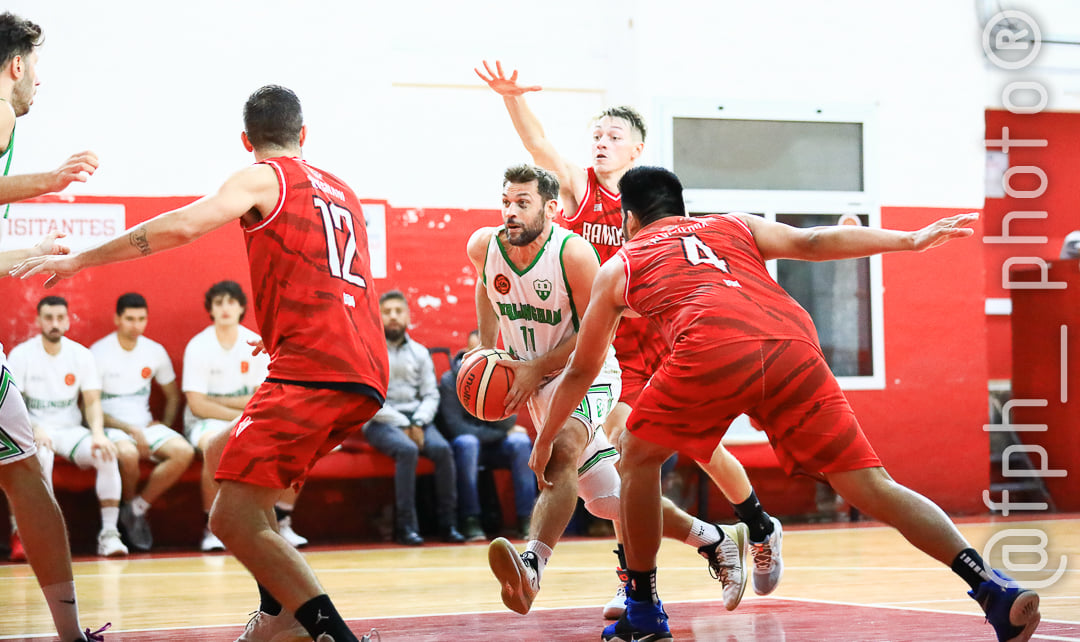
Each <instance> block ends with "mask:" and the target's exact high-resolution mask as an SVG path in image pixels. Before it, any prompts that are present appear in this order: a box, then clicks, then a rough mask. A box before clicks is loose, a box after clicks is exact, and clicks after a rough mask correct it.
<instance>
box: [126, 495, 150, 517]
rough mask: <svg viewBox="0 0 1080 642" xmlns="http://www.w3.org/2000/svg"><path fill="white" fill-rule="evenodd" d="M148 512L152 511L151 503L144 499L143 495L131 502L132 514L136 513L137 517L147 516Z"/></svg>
mask: <svg viewBox="0 0 1080 642" xmlns="http://www.w3.org/2000/svg"><path fill="white" fill-rule="evenodd" d="M148 510H150V502H148V501H146V500H145V499H143V497H142V495H138V496H136V497H135V499H133V500H131V512H132V513H135V515H137V516H142V515H145V514H146V511H148Z"/></svg>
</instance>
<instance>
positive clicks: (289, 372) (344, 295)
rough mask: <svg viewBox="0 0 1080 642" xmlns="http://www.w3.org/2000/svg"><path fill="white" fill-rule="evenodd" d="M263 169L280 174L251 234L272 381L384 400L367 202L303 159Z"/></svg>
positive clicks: (275, 161)
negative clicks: (319, 385)
mask: <svg viewBox="0 0 1080 642" xmlns="http://www.w3.org/2000/svg"><path fill="white" fill-rule="evenodd" d="M262 162H263V164H266V165H268V166H270V167H272V168H273V169H274V171H275V172H276V173H277V178H278V185H279V188H280V190H281V195H280V197H279V198H278V202H277V205H276V206H275V207H274V210H273V211H272V212H270V213H268V214H267V215H266V217H265V218H263V219H262V220H261V221H259V222H258V223H256V224H255V225H252V226H250V227H246V228H245V229H244V231H245V240H246V242H247V251H248V262H249V263H250V267H251V285H252V290H253V294H254V297H253V298H254V309H255V317H256V321H257V322H258V324H259V332H260V334H261V335H262V339H263V343H264V345H265V346H266V350H267V352H268V353H269V354H270V376H271V377H275V378H278V379H284V380H291V381H310V382H339V383H340V382H349V383H359V384H364V385H367V386H370V387H371V388H374V389H375V390H376V391H378V392H379V394H381V395H383V396H384V397H385V396H386V385H387V377H388V372H389V365H388V359H387V354H386V339H385V337H384V335H383V328H382V318H381V316H380V314H379V302H378V299H379V297H378V294H377V293H376V292H375V291H374V283H373V281H372V278H371V259H370V258H369V257H368V241H367V227H366V225H365V223H364V214H363V211H362V210H361V207H360V201H359V200H358V199H357V198H356V195H355V194H354V193H353V191H352V190H351V189H350V188H349V186H348V185H346V184H345V183H344V182H342V181H341V180H340V179H339V178H337V177H336V176H334V175H332V174H330V173H328V172H324V171H323V170H320V169H316V168H315V167H312V166H311V165H308V164H307V163H305V162H304V161H303V160H300V159H298V158H285V157H279V158H270V159H267V160H265V161H262Z"/></svg>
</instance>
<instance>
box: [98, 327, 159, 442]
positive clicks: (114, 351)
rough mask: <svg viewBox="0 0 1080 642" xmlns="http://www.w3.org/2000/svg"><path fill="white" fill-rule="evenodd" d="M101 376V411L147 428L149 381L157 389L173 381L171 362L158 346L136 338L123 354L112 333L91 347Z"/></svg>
mask: <svg viewBox="0 0 1080 642" xmlns="http://www.w3.org/2000/svg"><path fill="white" fill-rule="evenodd" d="M90 352H91V353H93V355H94V361H96V362H97V366H98V371H99V372H100V373H101V409H102V410H104V411H105V412H106V413H107V414H109V415H111V416H113V417H116V418H117V419H119V420H120V421H123V422H125V423H129V424H134V425H136V426H140V427H144V428H145V427H146V426H149V425H150V424H151V423H153V421H154V418H153V417H152V416H151V415H150V379H151V378H153V379H156V380H157V382H158V383H159V384H160V385H165V384H168V383H172V382H173V381H175V380H176V373H175V372H174V371H173V366H172V361H171V360H170V359H169V355H168V353H167V352H165V348H164V347H163V346H162V345H161V344H160V343H158V342H156V341H152V340H150V339H147V338H146V337H139V338H138V339H136V341H135V347H134V348H133V349H132V350H130V351H129V350H125V349H124V348H123V346H121V345H120V339H119V338H118V337H117V336H116V333H115V332H113V333H112V334H110V335H109V336H107V337H105V338H103V339H101V340H100V341H98V342H97V343H95V344H94V345H92V346H90Z"/></svg>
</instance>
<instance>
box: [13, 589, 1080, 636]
mask: <svg viewBox="0 0 1080 642" xmlns="http://www.w3.org/2000/svg"><path fill="white" fill-rule="evenodd" d="M667 611H668V614H669V615H670V616H671V630H672V633H673V635H674V636H675V639H676V640H679V641H688V640H701V641H708V642H916V641H918V642H924V641H934V642H938V641H942V642H945V641H950V640H963V641H977V640H987V641H989V642H993V640H994V639H995V638H994V632H993V629H992V628H991V627H990V625H989V624H987V623H985V622H984V621H983V620H982V618H979V617H976V616H971V615H963V614H951V613H940V612H931V611H915V610H906V609H903V610H902V609H890V608H877V607H872V606H857V605H846V604H831V603H821V602H804V601H795V600H787V599H779V598H777V599H757V600H753V601H750V602H744V603H743V604H742V605H741V606H740V607H739V609H738V611H736V612H733V613H729V612H727V611H725V610H724V608H723V606H722V605H721V604H720V602H681V603H674V604H670V605H668V608H667ZM349 624H350V626H351V628H352V629H353V630H354V631H356V632H357V633H358V634H363V633H366V632H367V631H368V629H370V628H375V629H377V630H378V631H379V636H380V637H379V639H380V640H381V641H382V642H394V641H395V640H410V641H413V642H428V641H430V642H434V641H436V640H438V641H440V642H445V641H446V640H485V641H486V640H499V641H515V642H517V641H521V642H526V641H527V642H533V641H537V642H539V641H543V642H555V641H571V640H573V641H577V640H599V639H600V631H601V629H602V628H603V626H604V625H605V623H604V622H603V621H602V620H601V619H600V618H599V617H598V614H597V609H596V608H595V607H590V608H587V609H586V608H574V609H551V610H539V611H535V612H533V613H531V614H529V615H528V616H524V617H523V616H519V615H517V614H514V613H509V612H506V613H480V614H462V615H449V616H429V617H411V618H387V619H370V620H353V621H350V623H349ZM240 631H241V629H240V628H239V627H207V628H197V629H184V630H175V629H174V630H157V631H110V632H108V634H107V635H106V640H107V641H108V642H174V641H176V640H195V641H210V640H213V641H220V640H224V641H231V640H235V639H236V636H237V635H239V634H240ZM3 639H5V640H8V639H13V640H23V641H24V642H40V641H41V640H42V639H44V638H3ZM1040 639H1043V640H1057V641H1061V642H1069V641H1076V642H1080V624H1068V623H1058V622H1047V621H1044V622H1043V623H1042V624H1041V625H1040V626H1039V630H1038V631H1037V632H1036V634H1035V637H1034V638H1033V640H1040Z"/></svg>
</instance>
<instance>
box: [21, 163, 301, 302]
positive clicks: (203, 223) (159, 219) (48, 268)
mask: <svg viewBox="0 0 1080 642" xmlns="http://www.w3.org/2000/svg"><path fill="white" fill-rule="evenodd" d="M279 192H280V189H279V187H278V182H277V175H276V174H275V172H274V170H273V169H272V168H271V167H270V166H268V165H252V166H250V167H247V168H245V169H242V170H240V171H239V172H237V173H235V174H233V175H232V176H231V177H230V178H229V179H228V180H227V181H225V183H224V184H223V185H222V186H221V187H220V188H219V189H218V191H217V192H216V193H214V194H212V195H210V196H205V197H203V198H201V199H199V200H197V201H195V202H194V203H192V204H190V205H187V206H184V207H181V208H179V209H176V210H172V211H171V212H166V213H164V214H160V215H158V216H156V217H154V218H152V219H150V220H149V221H146V222H145V223H141V224H139V225H136V226H135V227H133V228H130V229H128V230H126V231H125V232H123V233H122V234H121V235H120V236H117V237H116V238H114V239H112V240H110V241H105V242H104V243H101V244H99V245H97V246H95V247H93V248H90V249H88V250H86V251H83V252H79V253H77V254H72V255H70V256H66V257H38V258H33V259H29V260H26V261H24V262H23V263H21V264H20V265H18V266H17V267H16V268H15V269H14V270H12V272H11V273H12V275H13V276H19V277H21V278H24V279H25V278H28V277H30V276H33V275H35V274H39V273H41V274H45V275H48V276H49V279H48V280H47V281H46V282H45V287H47V288H48V287H52V286H53V285H55V284H56V283H57V282H58V281H59V280H60V279H66V278H69V277H71V276H74V275H75V274H77V273H78V272H80V271H81V270H84V269H86V268H89V267H96V266H100V265H107V264H110V263H119V262H121V261H129V260H131V259H137V258H140V257H143V256H148V255H150V254H153V253H155V252H162V251H164V250H168V249H172V248H175V247H179V246H181V245H185V244H187V243H190V242H192V241H194V240H195V239H197V238H199V237H201V236H203V235H205V234H207V233H209V232H212V231H213V230H216V229H217V228H219V227H221V226H222V225H225V224H226V223H229V222H231V221H235V220H237V219H240V218H241V217H243V216H245V215H250V214H252V213H257V212H270V211H271V210H272V209H273V207H274V205H275V204H276V203H277V199H278V195H279Z"/></svg>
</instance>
